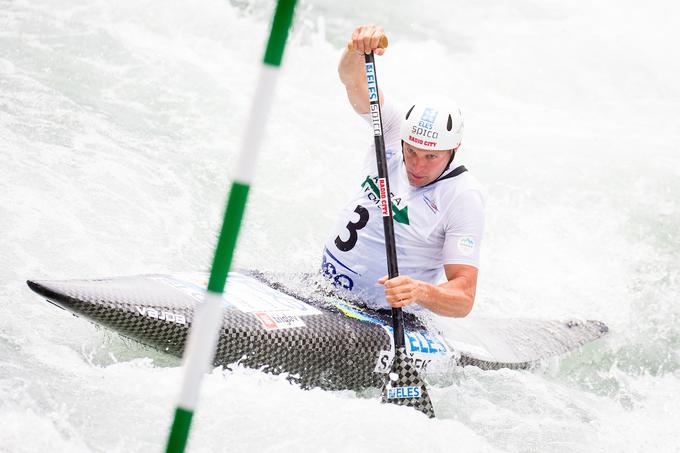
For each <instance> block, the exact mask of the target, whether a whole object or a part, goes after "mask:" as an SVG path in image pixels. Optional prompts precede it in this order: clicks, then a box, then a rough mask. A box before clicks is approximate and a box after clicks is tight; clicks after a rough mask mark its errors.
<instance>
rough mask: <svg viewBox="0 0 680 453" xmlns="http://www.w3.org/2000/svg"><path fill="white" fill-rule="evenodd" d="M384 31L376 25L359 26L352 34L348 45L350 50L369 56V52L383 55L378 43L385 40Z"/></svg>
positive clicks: (383, 51) (383, 50)
mask: <svg viewBox="0 0 680 453" xmlns="http://www.w3.org/2000/svg"><path fill="white" fill-rule="evenodd" d="M385 39H386V37H385V30H383V28H382V27H380V26H378V25H372V24H369V25H360V26H358V27H357V28H356V29H355V30H354V32H352V38H351V39H350V41H349V43H348V45H349V46H350V48H351V49H352V50H354V51H355V52H357V53H360V54H369V53H371V51H372V52H373V53H374V54H376V55H382V54H384V53H385V49H384V48H382V47H380V41H383V40H385Z"/></svg>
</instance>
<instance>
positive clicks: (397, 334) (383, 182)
mask: <svg viewBox="0 0 680 453" xmlns="http://www.w3.org/2000/svg"><path fill="white" fill-rule="evenodd" d="M364 57H365V61H366V81H367V82H368V100H369V102H370V113H371V124H372V125H373V135H374V139H375V157H376V161H377V162H378V190H379V193H380V209H381V211H382V215H383V228H384V230H385V252H386V255H387V272H388V275H389V277H390V278H394V277H397V276H398V275H399V268H398V266H397V247H396V243H395V240H394V222H393V221H392V196H391V195H390V182H389V178H388V175H387V157H386V156H385V138H384V137H383V128H382V113H381V111H380V95H379V94H378V77H377V75H376V71H375V57H374V55H373V52H371V53H370V54H366V55H365V56H364ZM392 327H393V328H394V346H395V348H401V347H404V346H405V342H404V314H403V313H402V311H401V308H392Z"/></svg>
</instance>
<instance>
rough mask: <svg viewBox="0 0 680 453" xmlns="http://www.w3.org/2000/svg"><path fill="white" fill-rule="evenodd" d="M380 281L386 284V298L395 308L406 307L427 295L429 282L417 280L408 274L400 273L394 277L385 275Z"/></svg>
mask: <svg viewBox="0 0 680 453" xmlns="http://www.w3.org/2000/svg"><path fill="white" fill-rule="evenodd" d="M378 283H380V284H381V285H384V286H385V299H386V300H387V303H389V304H390V305H391V306H392V307H394V308H401V307H405V306H406V305H409V304H413V303H418V301H419V300H422V299H423V297H424V296H425V291H426V290H427V284H426V283H425V282H422V281H420V280H415V279H413V278H411V277H409V276H407V275H400V276H398V277H394V278H388V276H387V275H386V276H384V277H383V278H381V279H380V280H378Z"/></svg>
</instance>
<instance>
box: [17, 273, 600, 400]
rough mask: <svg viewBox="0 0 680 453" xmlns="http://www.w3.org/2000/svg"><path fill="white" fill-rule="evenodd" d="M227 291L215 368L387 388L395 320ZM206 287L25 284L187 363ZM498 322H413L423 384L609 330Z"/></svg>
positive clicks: (512, 362) (148, 281)
mask: <svg viewBox="0 0 680 453" xmlns="http://www.w3.org/2000/svg"><path fill="white" fill-rule="evenodd" d="M228 281H229V285H228V286H227V288H228V289H227V290H226V292H225V295H224V314H223V324H222V328H221V332H220V337H219V343H218V347H217V353H216V355H215V365H224V366H227V365H230V364H233V363H240V364H242V365H244V366H247V367H252V368H257V369H262V370H265V371H268V372H272V373H287V374H288V376H289V379H291V380H294V381H295V382H298V383H299V384H300V385H302V386H303V387H321V388H324V389H360V388H367V387H380V386H381V385H382V384H383V382H384V378H383V375H382V373H385V372H387V370H389V366H390V364H391V361H392V358H393V354H394V352H393V345H392V343H391V330H390V327H389V320H388V319H387V318H385V316H384V315H382V314H381V313H379V312H374V311H370V310H366V309H359V308H357V307H354V306H351V305H349V304H347V303H345V302H343V301H340V300H338V299H334V298H326V299H325V300H301V299H300V298H299V297H294V296H293V295H291V294H288V293H287V291H285V289H283V288H281V287H279V286H277V285H272V284H271V283H270V282H267V281H264V280H263V279H262V278H261V275H260V276H259V277H258V276H256V275H246V274H244V273H240V272H232V273H230V275H229V280H228ZM206 282H207V280H206V276H205V275H202V274H186V275H181V276H168V275H147V276H133V277H116V278H110V279H97V280H66V281H28V282H27V283H28V285H29V287H30V288H31V289H32V290H33V291H35V292H36V293H38V294H40V295H42V296H44V297H45V298H46V299H47V300H48V301H50V302H51V303H53V304H55V305H57V306H59V307H61V308H64V309H66V310H68V311H69V312H71V313H73V314H75V315H77V316H82V317H85V318H87V319H89V320H90V321H93V322H94V323H96V324H99V325H102V326H105V327H107V328H110V329H112V330H114V331H116V332H118V333H119V334H121V335H123V336H126V337H129V338H131V339H134V340H136V341H139V342H140V343H143V344H146V345H149V346H152V347H154V348H156V349H159V350H161V351H165V352H167V353H169V354H173V355H176V356H181V354H182V352H183V350H184V344H185V341H186V338H187V335H188V331H189V327H190V326H191V323H192V320H193V311H194V308H195V307H196V305H197V304H199V303H200V302H201V301H202V300H203V295H204V293H205V290H204V288H205V284H206ZM272 286H276V288H277V289H275V288H273V287H272ZM284 291H285V292H284ZM499 322H500V321H499ZM499 322H496V321H493V322H491V324H486V325H485V324H484V323H482V324H479V325H477V326H465V325H461V328H460V329H459V330H457V331H455V332H454V335H453V336H454V338H453V339H452V338H449V337H448V336H447V338H446V339H444V338H443V337H442V336H440V335H438V334H435V333H431V332H428V331H427V330H426V329H425V328H424V327H423V326H422V325H421V324H420V323H418V322H417V320H416V319H415V317H408V318H407V323H406V343H407V349H408V352H409V353H410V354H411V355H412V357H413V359H414V363H415V364H416V366H417V367H418V368H420V369H421V371H422V372H423V374H425V375H428V374H430V373H438V372H446V371H449V370H450V369H451V367H453V366H456V365H476V366H479V367H481V368H484V369H497V368H502V367H508V368H527V367H530V366H532V364H534V363H535V362H536V361H539V360H542V359H545V358H547V357H551V356H555V355H559V354H563V353H565V352H568V351H570V350H573V349H575V348H577V347H579V346H580V345H583V344H585V343H587V342H590V341H592V340H594V339H596V338H599V337H600V336H602V335H603V334H604V333H606V330H607V329H606V326H604V325H603V324H602V323H599V322H596V321H578V322H575V321H570V322H557V321H535V320H534V321H527V320H524V321H522V320H506V322H505V324H502V323H501V324H499ZM527 322H529V324H530V329H529V330H527V327H526V326H527ZM532 323H533V325H532ZM502 325H505V326H506V327H507V329H506V330H507V334H506V338H502V337H499V335H498V330H499V328H500V327H499V326H502ZM518 326H522V329H520V330H521V332H523V333H521V334H520V335H517V334H516V333H517V327H518ZM485 329H486V330H488V331H489V332H495V333H493V334H492V335H491V336H492V337H495V341H494V342H492V343H489V342H488V341H487V342H485V341H484V340H483V339H481V340H480V338H479V332H480V331H482V332H483V331H484V330H485ZM501 330H502V329H501ZM527 332H529V333H531V335H529V334H528V333H527ZM499 338H500V340H499Z"/></svg>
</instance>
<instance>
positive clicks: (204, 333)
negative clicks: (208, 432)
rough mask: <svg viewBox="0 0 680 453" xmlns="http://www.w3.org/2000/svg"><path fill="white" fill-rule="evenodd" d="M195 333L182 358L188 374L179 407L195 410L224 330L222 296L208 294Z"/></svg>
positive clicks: (194, 323)
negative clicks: (221, 330) (204, 377)
mask: <svg viewBox="0 0 680 453" xmlns="http://www.w3.org/2000/svg"><path fill="white" fill-rule="evenodd" d="M191 326H192V329H191V333H190V334H189V339H188V341H187V346H186V351H185V353H184V357H183V358H182V365H183V366H184V369H185V370H186V371H185V374H184V381H183V382H182V390H181V391H180V396H179V401H178V403H177V406H178V407H181V408H183V409H186V410H190V411H192V410H194V408H195V407H196V404H197V403H198V394H199V390H200V388H201V382H202V380H203V374H205V373H206V372H208V371H210V369H211V365H212V362H213V358H214V356H215V349H217V341H218V340H219V337H220V327H222V293H214V292H212V291H208V292H207V293H206V295H205V299H204V300H203V303H202V304H201V305H199V306H198V307H197V308H196V310H195V311H194V319H193V321H192V323H191Z"/></svg>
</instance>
